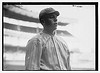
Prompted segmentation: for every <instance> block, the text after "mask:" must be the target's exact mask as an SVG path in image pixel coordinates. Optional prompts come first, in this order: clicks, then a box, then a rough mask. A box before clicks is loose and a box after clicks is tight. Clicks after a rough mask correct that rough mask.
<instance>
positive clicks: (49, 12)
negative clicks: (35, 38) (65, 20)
mask: <svg viewBox="0 0 100 73" xmlns="http://www.w3.org/2000/svg"><path fill="white" fill-rule="evenodd" d="M51 13H54V14H56V15H57V16H59V15H60V13H59V12H58V11H56V10H55V9H53V8H51V7H49V8H46V9H43V10H41V12H40V14H39V18H41V17H43V16H46V15H48V14H51Z"/></svg>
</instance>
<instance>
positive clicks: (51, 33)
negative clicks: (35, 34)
mask: <svg viewBox="0 0 100 73" xmlns="http://www.w3.org/2000/svg"><path fill="white" fill-rule="evenodd" d="M43 32H44V33H46V34H49V35H54V34H55V30H53V31H49V30H45V29H44V30H43Z"/></svg>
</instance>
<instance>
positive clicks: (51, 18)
mask: <svg viewBox="0 0 100 73" xmlns="http://www.w3.org/2000/svg"><path fill="white" fill-rule="evenodd" d="M45 24H46V27H47V28H48V29H50V30H55V29H57V15H55V14H50V15H48V16H47V18H46V20H45Z"/></svg>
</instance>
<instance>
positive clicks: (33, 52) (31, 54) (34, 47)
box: [25, 39, 42, 70]
mask: <svg viewBox="0 0 100 73" xmlns="http://www.w3.org/2000/svg"><path fill="white" fill-rule="evenodd" d="M41 54H42V46H41V42H40V40H38V39H35V40H32V41H29V42H28V44H27V46H26V56H25V69H26V70H39V69H40V59H41Z"/></svg>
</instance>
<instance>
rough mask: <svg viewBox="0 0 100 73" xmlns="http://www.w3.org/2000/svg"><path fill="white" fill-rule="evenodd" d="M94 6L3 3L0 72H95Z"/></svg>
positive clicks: (95, 19) (96, 25) (52, 3)
mask: <svg viewBox="0 0 100 73" xmlns="http://www.w3.org/2000/svg"><path fill="white" fill-rule="evenodd" d="M97 6H98V3H97V2H93V3H88V2H86V3H71V2H70V3H67V2H66V3H57V2H56V3H54V2H48V3H45V2H44V3H39V2H38V3H32V2H31V3H25V2H17V3H14V2H13V3H12V2H8V3H7V2H3V3H2V20H3V21H2V26H3V27H2V29H3V44H2V45H3V48H2V70H3V71H29V70H31V71H48V70H49V71H55V70H56V71H95V70H98V65H96V64H98V45H97V44H98V43H96V42H98V40H96V39H97V38H96V35H97V34H98V33H96V32H98V30H96V29H98V23H97V22H96V21H98V16H97V15H98V14H97ZM96 45H97V46H96Z"/></svg>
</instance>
